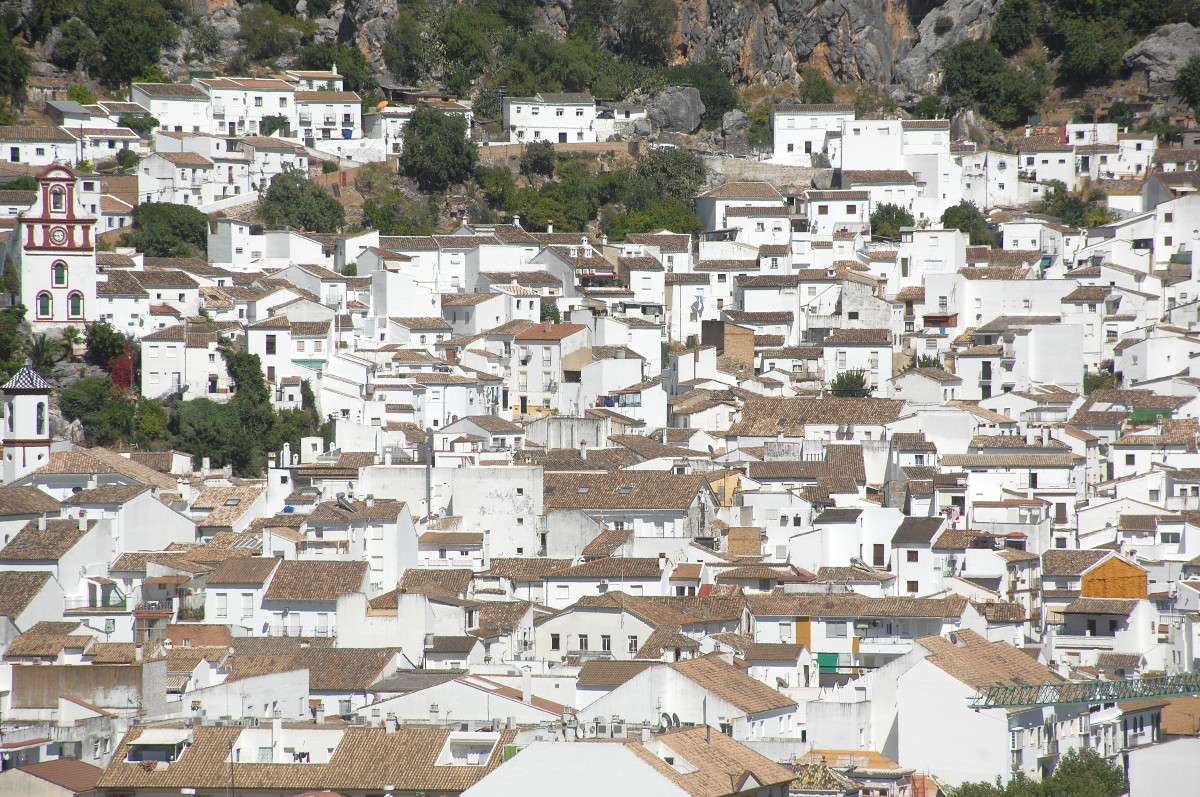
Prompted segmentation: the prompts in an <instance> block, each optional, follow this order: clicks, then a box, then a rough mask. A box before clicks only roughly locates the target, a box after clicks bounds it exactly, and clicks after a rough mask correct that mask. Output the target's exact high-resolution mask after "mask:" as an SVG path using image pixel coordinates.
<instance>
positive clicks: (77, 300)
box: [67, 291, 83, 318]
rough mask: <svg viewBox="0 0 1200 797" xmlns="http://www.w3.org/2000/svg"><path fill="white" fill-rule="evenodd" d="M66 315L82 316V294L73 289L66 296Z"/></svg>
mask: <svg viewBox="0 0 1200 797" xmlns="http://www.w3.org/2000/svg"><path fill="white" fill-rule="evenodd" d="M67 315H68V316H69V317H71V318H83V294H82V293H80V292H79V291H73V292H72V293H71V294H70V295H69V296H67Z"/></svg>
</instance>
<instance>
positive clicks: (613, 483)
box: [542, 470, 708, 510]
mask: <svg viewBox="0 0 1200 797" xmlns="http://www.w3.org/2000/svg"><path fill="white" fill-rule="evenodd" d="M707 485H708V482H707V480H706V479H705V478H704V476H703V474H691V475H686V476H680V475H677V474H674V473H671V472H669V471H629V470H622V471H616V472H613V473H546V474H544V477H543V488H542V489H543V499H542V500H543V505H544V507H545V509H546V510H551V509H612V510H615V509H674V510H680V509H686V508H687V507H688V506H690V505H691V503H692V501H693V499H694V498H695V497H696V493H697V492H699V491H700V490H702V489H708V486H707Z"/></svg>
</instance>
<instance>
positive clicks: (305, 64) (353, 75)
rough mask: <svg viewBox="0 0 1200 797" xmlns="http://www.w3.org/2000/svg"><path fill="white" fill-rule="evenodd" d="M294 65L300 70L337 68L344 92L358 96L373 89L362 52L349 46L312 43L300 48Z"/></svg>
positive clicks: (373, 83) (368, 67) (373, 81)
mask: <svg viewBox="0 0 1200 797" xmlns="http://www.w3.org/2000/svg"><path fill="white" fill-rule="evenodd" d="M296 63H297V65H298V66H299V67H300V68H301V69H321V70H330V69H333V68H334V67H335V66H336V67H337V70H338V74H340V75H341V76H342V82H343V85H344V86H345V87H346V91H356V92H359V93H360V94H361V93H363V92H368V91H371V90H372V89H374V88H375V80H374V78H372V77H371V67H370V65H368V64H367V59H366V56H364V55H363V53H362V50H360V49H358V48H357V47H354V46H352V45H349V44H335V43H333V42H321V43H317V42H312V43H310V44H306V45H304V46H303V47H301V48H300V54H299V55H298V56H296Z"/></svg>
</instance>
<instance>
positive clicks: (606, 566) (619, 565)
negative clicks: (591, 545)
mask: <svg viewBox="0 0 1200 797" xmlns="http://www.w3.org/2000/svg"><path fill="white" fill-rule="evenodd" d="M661 575H662V568H660V567H659V563H658V558H657V557H633V556H619V557H612V556H606V557H603V558H601V559H593V560H592V561H590V562H584V563H583V564H578V565H574V566H572V567H565V568H563V569H562V570H558V571H555V572H554V573H551V574H549V575H547V576H546V578H547V579H552V580H555V581H557V580H560V579H564V578H615V579H621V578H641V579H645V578H658V577H660V576H661Z"/></svg>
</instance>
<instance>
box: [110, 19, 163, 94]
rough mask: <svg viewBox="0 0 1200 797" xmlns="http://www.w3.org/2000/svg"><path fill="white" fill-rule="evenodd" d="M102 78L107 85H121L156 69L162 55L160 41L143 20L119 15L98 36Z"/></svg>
mask: <svg viewBox="0 0 1200 797" xmlns="http://www.w3.org/2000/svg"><path fill="white" fill-rule="evenodd" d="M100 50H101V52H102V53H103V55H104V60H103V62H102V63H101V65H100V68H99V72H100V77H101V79H102V80H103V81H104V82H105V83H107V84H108V85H109V86H113V87H116V86H124V85H126V84H128V83H129V82H130V81H131V80H133V79H134V78H135V77H137V76H139V75H141V74H143V73H144V72H147V71H148V70H150V69H153V68H155V66H156V65H157V64H158V58H159V55H160V54H161V53H162V41H161V40H160V39H159V37H158V34H157V33H156V32H155V30H154V28H152V27H151V26H150V24H149V23H148V22H146V21H145V19H143V18H142V17H140V16H138V15H136V14H133V13H132V12H130V13H127V14H119V15H117V16H115V17H113V18H112V19H111V20H110V21H109V24H108V25H107V26H106V27H105V28H104V29H103V31H102V32H101V33H100Z"/></svg>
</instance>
